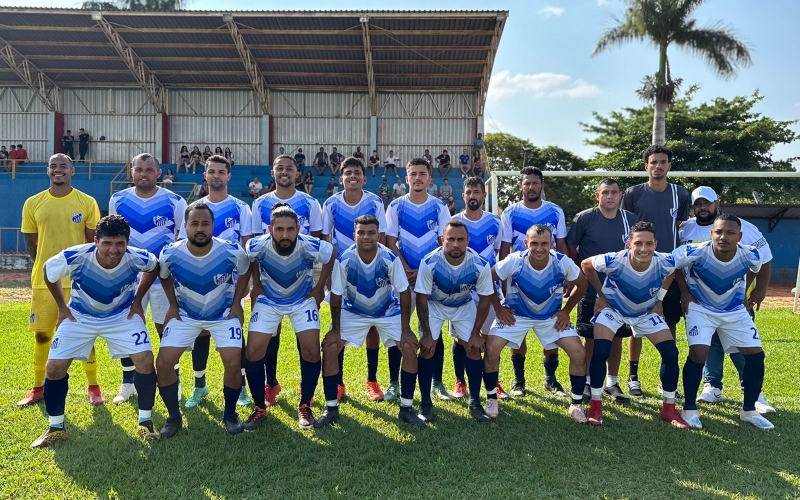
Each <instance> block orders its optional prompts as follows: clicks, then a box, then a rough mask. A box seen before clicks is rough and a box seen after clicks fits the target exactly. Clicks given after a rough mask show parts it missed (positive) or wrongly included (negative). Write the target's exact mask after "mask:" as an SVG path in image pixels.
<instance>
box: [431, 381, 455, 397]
mask: <svg viewBox="0 0 800 500" xmlns="http://www.w3.org/2000/svg"><path fill="white" fill-rule="evenodd" d="M431 395H432V396H436V397H437V398H439V399H441V400H442V401H452V400H453V396H451V395H450V393H449V392H447V389H446V388H445V386H444V384H443V383H442V382H441V381H435V382H434V383H433V385H432V386H431Z"/></svg>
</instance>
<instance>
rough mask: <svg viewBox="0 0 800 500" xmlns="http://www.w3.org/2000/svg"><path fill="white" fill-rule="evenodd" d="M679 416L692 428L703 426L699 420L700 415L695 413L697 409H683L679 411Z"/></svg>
mask: <svg viewBox="0 0 800 500" xmlns="http://www.w3.org/2000/svg"><path fill="white" fill-rule="evenodd" d="M681 418H682V419H683V421H684V422H686V423H687V424H688V425H689V427H691V428H692V429H702V428H703V422H701V421H700V415H698V414H697V410H683V411H682V412H681Z"/></svg>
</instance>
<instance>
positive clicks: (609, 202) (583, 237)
mask: <svg viewBox="0 0 800 500" xmlns="http://www.w3.org/2000/svg"><path fill="white" fill-rule="evenodd" d="M595 197H596V198H597V201H598V206H597V207H594V208H590V209H588V210H584V211H583V212H580V213H579V214H578V215H576V216H575V218H574V219H573V220H572V225H571V226H570V227H569V233H568V234H567V250H568V253H569V256H570V258H571V259H572V260H573V261H575V263H576V264H578V265H579V266H580V263H581V261H583V260H584V259H588V258H589V257H594V256H595V255H601V254H604V253H609V252H619V251H621V250H624V249H625V241H626V240H627V239H628V232H629V230H630V227H631V226H632V225H634V224H636V223H637V222H639V218H638V217H636V215H635V214H633V213H631V212H628V211H626V210H620V208H619V204H620V200H621V198H622V193H621V192H620V189H619V183H618V182H617V181H616V180H614V179H612V178H610V177H606V178H605V179H603V180H602V181H600V184H599V185H598V186H597V191H596V192H595ZM604 279H605V275H603V274H600V281H601V282H602V281H603V280H604ZM596 298H597V291H596V290H595V289H594V287H592V285H589V288H588V289H587V290H586V295H584V297H583V299H581V301H580V302H579V303H578V321H577V324H576V327H577V330H578V335H580V336H581V337H583V338H584V339H586V342H585V347H586V370H587V371H586V373H589V371H588V370H589V362H590V361H591V359H592V352H594V333H593V332H594V325H593V324H592V317H593V316H594V304H595V299H596ZM631 335H632V332H631V329H630V328H629V327H628V326H627V325H623V326H622V327H621V328H620V329H619V330H617V333H616V335H615V336H614V340H613V341H612V344H611V354H610V355H609V357H608V361H607V367H608V379H607V381H606V384H605V387H604V389H603V392H605V393H606V394H608V395H609V396H610V397H611V398H612V399H613V400H614V402H616V403H621V404H625V403H628V402H630V399H629V398H628V396H626V395H625V393H624V392H622V389H621V388H620V386H619V364H620V361H621V359H622V339H623V338H624V337H630V336H631ZM583 397H584V399H587V398H589V399H591V392H590V391H589V377H588V375H587V377H586V386H585V388H584V391H583Z"/></svg>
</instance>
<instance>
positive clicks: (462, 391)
mask: <svg viewBox="0 0 800 500" xmlns="http://www.w3.org/2000/svg"><path fill="white" fill-rule="evenodd" d="M466 395H467V386H466V384H465V383H464V382H462V381H460V380H456V386H455V387H454V388H453V394H452V396H453V397H454V398H456V399H461V398H463V397H464V396H466Z"/></svg>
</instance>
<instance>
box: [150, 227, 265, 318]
mask: <svg viewBox="0 0 800 500" xmlns="http://www.w3.org/2000/svg"><path fill="white" fill-rule="evenodd" d="M159 261H160V262H161V272H160V273H159V275H160V276H161V279H166V278H168V277H169V276H172V278H173V279H174V281H175V296H176V298H177V299H178V308H179V309H180V314H181V316H186V317H188V318H191V319H196V320H198V321H218V320H221V319H225V318H227V317H228V314H230V310H231V304H233V297H234V295H235V293H236V276H237V275H240V274H244V273H246V272H247V270H248V268H249V267H250V261H249V260H248V259H247V255H246V254H245V253H244V250H242V247H241V246H239V243H235V242H232V241H227V240H223V239H222V238H212V240H211V250H210V251H209V252H208V253H207V254H206V255H203V256H202V257H195V256H194V255H192V253H191V252H190V251H189V249H188V241H186V240H181V241H178V242H176V243H173V244H171V245H168V246H166V247H164V250H163V251H162V252H161V257H160V258H159Z"/></svg>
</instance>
